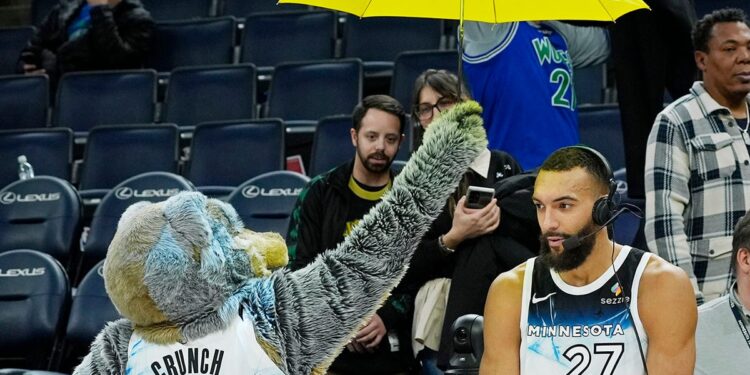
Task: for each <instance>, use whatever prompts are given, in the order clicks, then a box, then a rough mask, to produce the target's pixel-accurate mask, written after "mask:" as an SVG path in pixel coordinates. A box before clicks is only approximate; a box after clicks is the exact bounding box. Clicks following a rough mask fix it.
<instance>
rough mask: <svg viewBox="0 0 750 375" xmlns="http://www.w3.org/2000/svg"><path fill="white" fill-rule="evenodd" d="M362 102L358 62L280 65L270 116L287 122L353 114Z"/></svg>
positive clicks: (275, 76) (353, 60)
mask: <svg viewBox="0 0 750 375" xmlns="http://www.w3.org/2000/svg"><path fill="white" fill-rule="evenodd" d="M361 100H362V62H361V61H359V60H358V59H343V60H329V61H319V62H307V63H305V62H300V63H288V64H280V65H278V66H276V69H275V70H274V74H273V79H272V80H271V88H270V92H269V98H268V117H279V118H282V119H284V120H285V121H296V120H307V121H318V120H319V119H321V118H323V117H326V116H332V115H338V114H351V112H352V109H354V106H355V105H357V103H359V102H360V101H361Z"/></svg>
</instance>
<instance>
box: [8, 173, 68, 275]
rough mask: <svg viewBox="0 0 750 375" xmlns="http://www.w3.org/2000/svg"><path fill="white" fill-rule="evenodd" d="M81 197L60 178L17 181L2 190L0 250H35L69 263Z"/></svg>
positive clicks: (48, 177)
mask: <svg viewBox="0 0 750 375" xmlns="http://www.w3.org/2000/svg"><path fill="white" fill-rule="evenodd" d="M80 219H81V199H80V198H79V196H78V193H77V192H76V190H75V189H74V188H73V186H72V185H71V184H70V183H69V182H67V181H65V180H61V179H59V178H57V177H50V176H39V177H35V178H32V179H28V180H23V181H16V182H14V183H12V184H10V185H8V186H6V187H4V188H3V189H2V190H0V233H2V235H0V253H2V252H4V251H8V250H13V249H35V250H39V251H41V252H43V253H46V254H49V255H52V256H53V257H55V258H57V259H59V260H60V261H63V262H66V261H67V260H68V258H69V255H70V249H71V248H73V245H74V244H75V241H76V239H77V235H78V232H79V230H80Z"/></svg>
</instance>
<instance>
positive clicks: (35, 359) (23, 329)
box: [0, 250, 70, 369]
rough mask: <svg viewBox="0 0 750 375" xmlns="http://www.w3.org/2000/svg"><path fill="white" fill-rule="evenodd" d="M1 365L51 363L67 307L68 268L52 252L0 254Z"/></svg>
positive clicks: (46, 366)
mask: <svg viewBox="0 0 750 375" xmlns="http://www.w3.org/2000/svg"><path fill="white" fill-rule="evenodd" d="M0 272H1V273H2V276H3V277H0V332H2V334H1V335H0V364H2V365H0V367H22V368H29V369H49V367H50V365H51V360H50V357H51V354H52V352H53V350H52V349H53V346H54V345H55V342H56V339H57V338H58V337H59V336H58V334H59V333H61V331H62V329H61V328H62V324H63V322H64V317H65V314H66V312H67V308H68V303H69V299H70V286H69V283H68V278H67V275H66V274H65V270H64V269H63V267H62V266H61V265H60V263H59V262H58V261H57V260H55V259H54V258H53V257H51V256H50V255H48V254H44V253H41V252H39V251H35V250H13V251H9V252H5V253H2V254H0Z"/></svg>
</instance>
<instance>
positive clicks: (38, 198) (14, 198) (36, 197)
mask: <svg viewBox="0 0 750 375" xmlns="http://www.w3.org/2000/svg"><path fill="white" fill-rule="evenodd" d="M59 199H60V193H40V194H25V195H20V194H16V193H14V192H12V191H9V192H6V193H3V195H2V196H0V203H2V204H13V203H34V202H52V201H56V200H59Z"/></svg>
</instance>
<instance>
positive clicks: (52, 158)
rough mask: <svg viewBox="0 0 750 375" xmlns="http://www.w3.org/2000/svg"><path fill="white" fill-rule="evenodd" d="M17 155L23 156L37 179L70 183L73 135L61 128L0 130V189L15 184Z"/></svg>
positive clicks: (68, 130)
mask: <svg viewBox="0 0 750 375" xmlns="http://www.w3.org/2000/svg"><path fill="white" fill-rule="evenodd" d="M19 155H26V159H27V160H28V161H29V163H31V165H32V166H33V167H34V173H35V174H36V175H37V176H41V175H48V176H55V177H59V178H62V179H64V180H70V173H71V164H72V163H73V132H72V131H71V130H70V129H65V128H56V129H33V130H8V131H1V130H0V188H2V187H4V186H5V185H7V184H9V183H11V182H13V181H16V180H18V161H17V159H18V156H19Z"/></svg>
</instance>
